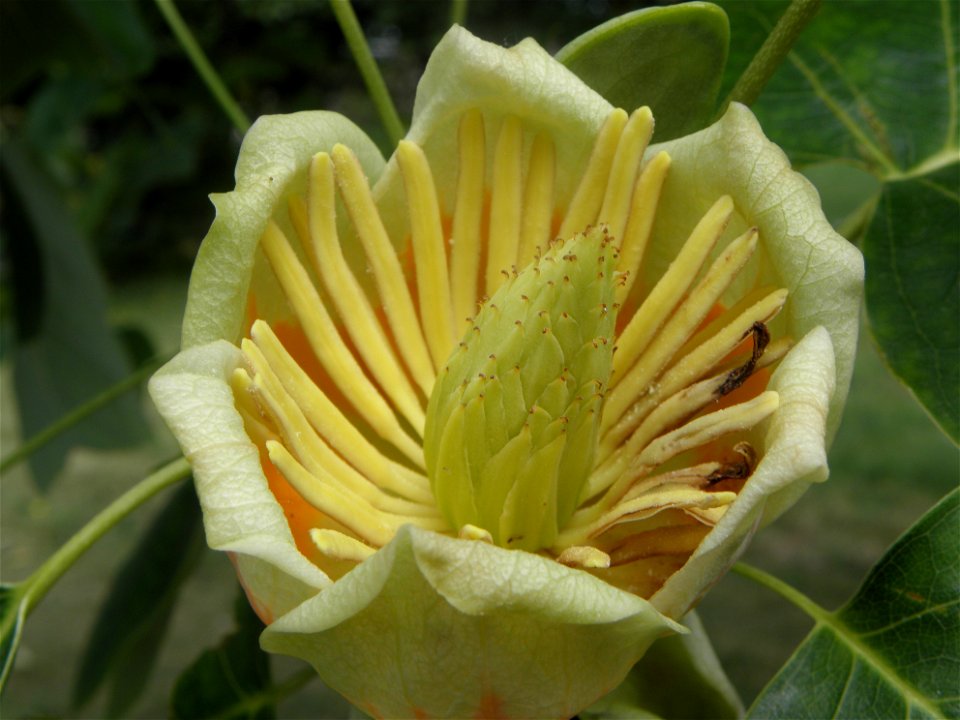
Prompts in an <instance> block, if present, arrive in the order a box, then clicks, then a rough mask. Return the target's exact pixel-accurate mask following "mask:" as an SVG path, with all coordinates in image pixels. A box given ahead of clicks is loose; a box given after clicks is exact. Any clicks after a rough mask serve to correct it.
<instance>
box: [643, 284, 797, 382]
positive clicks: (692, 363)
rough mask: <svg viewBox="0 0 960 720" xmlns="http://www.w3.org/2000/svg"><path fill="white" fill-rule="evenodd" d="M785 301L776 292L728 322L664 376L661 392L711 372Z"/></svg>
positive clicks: (785, 297)
mask: <svg viewBox="0 0 960 720" xmlns="http://www.w3.org/2000/svg"><path fill="white" fill-rule="evenodd" d="M786 301H787V291H786V290H776V291H774V292H772V293H770V294H769V295H767V296H766V297H765V298H763V299H762V300H760V301H759V302H757V303H756V304H755V305H752V306H751V307H749V308H747V309H746V310H744V311H743V312H742V313H740V315H738V316H737V317H736V318H734V319H733V320H731V321H730V322H729V323H728V324H727V325H726V326H725V327H724V328H723V329H722V330H721V331H720V332H718V333H716V334H715V335H713V336H712V337H710V338H709V339H708V340H706V341H705V342H703V343H702V344H701V345H699V346H697V347H696V348H695V349H693V350H691V351H690V352H689V353H688V354H687V355H685V356H684V357H683V358H682V359H681V360H680V361H679V362H677V364H676V365H675V366H674V367H672V368H670V370H668V371H667V372H666V373H664V375H663V378H662V379H661V381H660V390H661V392H663V393H671V392H674V391H675V390H677V389H679V388H682V387H684V386H686V385H689V384H690V383H691V382H694V381H695V380H697V379H698V378H700V377H702V376H703V375H704V374H705V373H707V372H710V371H711V370H713V369H714V368H715V367H716V366H717V365H718V364H719V363H720V361H721V360H723V358H724V357H726V356H727V355H728V354H729V353H730V352H731V351H732V350H733V349H734V348H735V347H736V346H737V345H739V344H740V342H741V341H742V340H743V338H744V337H746V336H747V335H748V334H749V333H750V329H751V328H752V327H753V325H754V323H758V322H760V323H766V322H768V321H769V320H770V319H771V318H773V317H774V316H775V315H776V314H777V313H778V312H780V309H781V308H782V307H783V305H784V303H786Z"/></svg>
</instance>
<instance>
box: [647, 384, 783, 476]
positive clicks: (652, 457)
mask: <svg viewBox="0 0 960 720" xmlns="http://www.w3.org/2000/svg"><path fill="white" fill-rule="evenodd" d="M779 405H780V396H779V395H778V394H777V393H776V392H774V391H773V390H767V391H766V392H763V393H760V394H759V395H757V397H755V398H753V399H752V400H747V401H746V402H742V403H740V404H739V405H734V406H732V407H728V408H724V409H723V410H717V411H715V412H712V413H709V414H707V415H703V416H701V417H698V418H694V419H693V420H691V421H690V422H688V423H686V424H684V425H681V426H680V427H678V428H677V429H676V430H673V431H671V432H668V433H667V434H665V435H661V436H660V437H658V438H657V439H656V440H654V441H653V442H651V443H650V444H649V445H647V447H646V448H645V449H644V450H643V452H642V453H640V455H638V456H637V460H636V462H637V463H638V464H640V465H647V466H650V467H656V466H657V465H660V464H661V463H664V462H666V461H667V460H669V459H670V458H672V457H675V456H676V455H679V454H680V453H682V452H685V451H686V450H690V449H692V448H695V447H699V446H700V445H704V444H706V443H708V442H711V441H712V440H716V439H717V438H719V437H722V436H723V435H727V434H729V433H732V432H736V431H742V430H749V429H750V428H752V427H753V426H754V425H756V424H757V423H759V422H761V421H762V420H764V419H766V418H767V417H769V416H770V415H771V413H773V411H774V410H776V409H777V407H778V406H779Z"/></svg>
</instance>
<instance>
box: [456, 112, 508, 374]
mask: <svg viewBox="0 0 960 720" xmlns="http://www.w3.org/2000/svg"><path fill="white" fill-rule="evenodd" d="M522 153H523V126H522V125H520V120H519V118H517V117H515V116H513V115H510V116H507V117H505V118H504V119H503V124H502V125H501V126H500V136H499V137H498V138H497V147H496V149H495V150H494V154H493V186H492V188H491V193H490V236H489V238H488V240H487V273H486V285H485V287H484V293H485V294H486V295H487V297H490V296H492V295H493V293H494V292H496V290H497V288H499V287H500V286H501V285H502V284H503V282H504V281H505V280H506V279H507V277H509V273H510V270H511V269H512V268H513V267H514V266H515V265H516V264H517V248H518V245H519V242H520V211H521V207H520V205H521V203H522V201H523V190H522V180H523V178H522V175H523V165H522ZM505 273H506V274H505ZM444 360H446V358H444Z"/></svg>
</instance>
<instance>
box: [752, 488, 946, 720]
mask: <svg viewBox="0 0 960 720" xmlns="http://www.w3.org/2000/svg"><path fill="white" fill-rule="evenodd" d="M958 527H960V490H954V491H953V492H952V493H950V494H949V495H947V496H946V497H945V498H944V499H943V500H941V501H940V503H938V504H937V505H936V506H935V507H934V508H933V509H932V510H930V511H929V512H928V513H927V514H926V515H925V516H924V517H923V518H921V519H920V521H919V522H917V523H916V524H915V525H914V526H913V527H912V528H910V530H908V531H907V532H906V534H904V535H903V537H901V538H900V539H899V540H898V541H897V542H896V543H894V545H893V546H892V547H891V548H890V549H889V550H888V551H887V553H886V554H885V555H884V556H883V558H882V559H881V560H880V562H879V563H878V564H877V565H876V566H875V567H874V568H873V570H872V571H871V572H870V574H869V575H868V576H867V579H866V580H865V581H864V584H863V586H862V587H861V588H860V590H859V591H858V592H857V594H856V595H855V596H854V598H853V599H852V600H851V601H850V602H849V603H848V604H847V605H845V606H844V607H843V608H841V609H840V610H838V611H836V612H833V613H827V612H823V614H822V616H821V617H817V618H816V619H817V624H816V625H815V627H814V628H813V630H812V631H811V632H810V635H808V636H807V638H806V640H804V642H803V643H802V644H801V645H800V647H799V648H798V650H797V651H796V652H795V653H794V655H793V657H792V658H791V659H790V661H789V662H788V663H787V664H786V665H785V666H784V667H783V668H782V669H781V670H780V672H779V673H778V674H777V676H776V677H774V679H773V680H772V681H771V682H770V684H769V685H768V686H767V687H766V688H765V689H764V691H763V692H762V693H761V695H760V697H759V698H757V701H756V702H755V703H754V705H753V707H752V708H751V709H750V712H749V714H748V717H751V718H798V719H803V718H811V719H813V718H825V717H830V718H857V719H858V720H867V719H869V718H891V717H910V718H913V717H931V718H932V717H948V718H957V717H960V697H958V695H957V692H956V691H957V678H958V677H960V592H958V590H960V545H958V544H957V529H958Z"/></svg>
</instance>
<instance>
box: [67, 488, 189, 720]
mask: <svg viewBox="0 0 960 720" xmlns="http://www.w3.org/2000/svg"><path fill="white" fill-rule="evenodd" d="M202 548H203V535H202V532H201V526H200V506H199V503H198V502H197V496H196V493H195V491H194V489H193V484H192V483H185V484H184V485H183V486H181V487H180V489H179V490H178V491H177V492H176V494H174V496H173V497H172V498H170V500H169V501H168V502H167V504H166V506H165V507H164V508H163V510H161V511H160V513H159V515H158V516H157V517H156V519H155V520H154V521H153V523H152V524H151V526H150V527H149V529H148V530H147V532H146V533H145V534H144V536H143V538H142V539H141V540H140V542H139V543H138V544H137V547H136V548H135V549H134V550H133V552H132V553H131V554H130V556H129V557H128V558H127V560H126V562H124V564H123V566H122V567H121V568H120V570H119V572H118V573H117V575H116V577H115V578H114V581H113V584H112V586H111V588H110V593H109V595H108V596H107V599H106V601H105V602H104V604H103V605H101V608H100V615H99V617H98V618H97V622H96V625H95V626H94V628H93V632H92V635H91V637H90V640H89V642H88V643H87V647H86V651H85V652H84V656H83V659H82V660H81V662H80V668H79V670H78V673H77V675H76V679H75V682H74V687H73V704H74V707H79V706H81V705H83V704H85V703H86V702H88V701H89V700H90V698H91V697H92V696H93V694H94V693H95V692H96V690H97V689H98V688H99V687H100V686H101V685H103V684H104V683H105V682H109V683H110V696H109V700H108V703H107V708H108V712H109V714H110V716H112V717H121V716H123V715H125V714H126V711H127V710H128V709H129V708H130V707H131V706H132V705H133V703H134V702H135V701H136V699H137V698H138V697H139V695H140V692H141V691H142V690H143V688H144V686H145V685H146V683H147V681H148V680H149V677H150V672H151V670H152V669H153V665H154V663H155V661H156V658H157V653H158V651H159V649H160V646H161V643H162V641H163V638H164V635H165V632H166V628H167V625H168V623H169V620H170V616H171V614H172V611H173V608H174V605H175V604H176V600H177V595H178V593H179V591H180V588H181V586H182V585H183V582H184V580H185V579H186V578H187V577H188V575H189V574H190V572H191V571H192V570H193V568H194V567H195V566H196V561H197V559H198V558H199V556H200V553H201V551H202Z"/></svg>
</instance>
